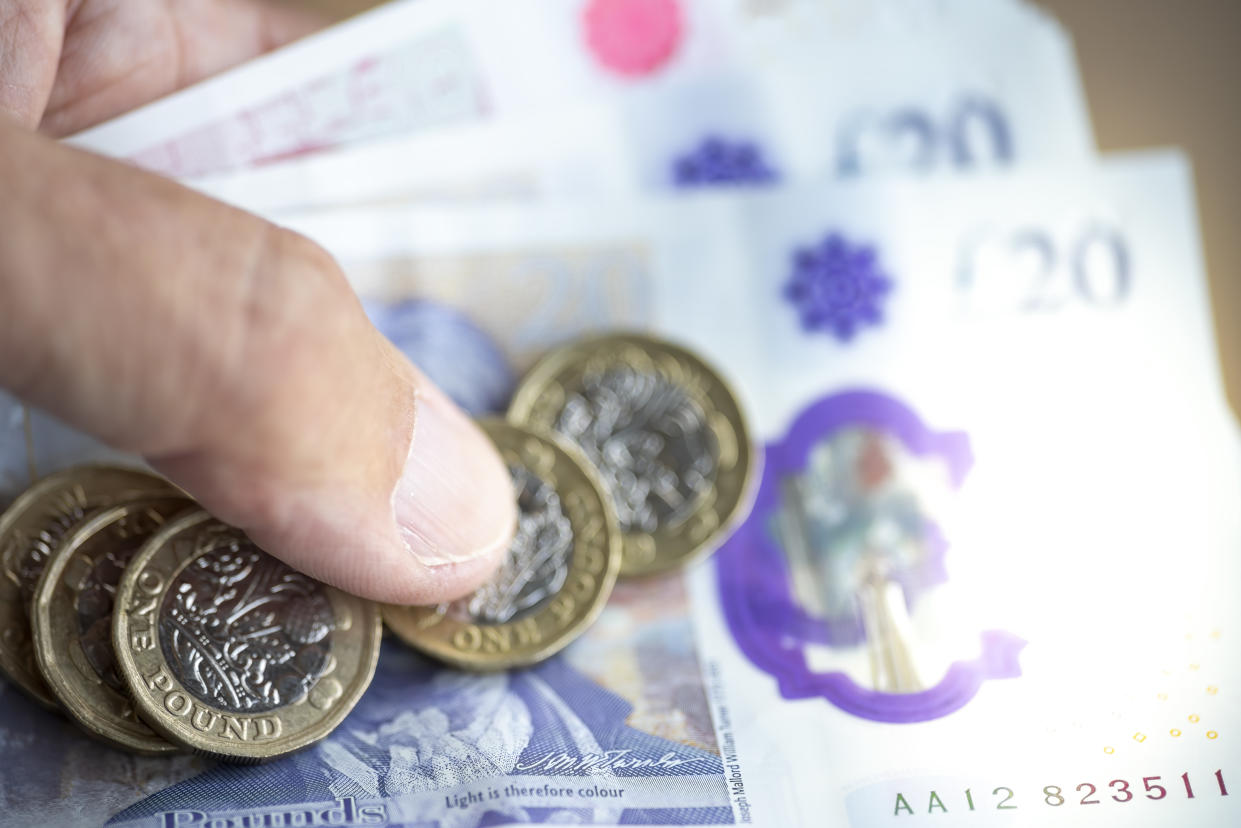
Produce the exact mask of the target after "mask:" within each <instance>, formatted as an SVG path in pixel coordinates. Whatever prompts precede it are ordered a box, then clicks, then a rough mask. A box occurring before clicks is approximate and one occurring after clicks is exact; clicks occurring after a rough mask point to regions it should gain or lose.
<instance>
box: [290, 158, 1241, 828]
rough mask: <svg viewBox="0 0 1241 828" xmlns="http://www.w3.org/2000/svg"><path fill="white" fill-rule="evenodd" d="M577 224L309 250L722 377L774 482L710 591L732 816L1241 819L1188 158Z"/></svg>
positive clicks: (391, 291) (382, 284) (650, 210)
mask: <svg viewBox="0 0 1241 828" xmlns="http://www.w3.org/2000/svg"><path fill="white" fill-rule="evenodd" d="M582 212H583V211H582V210H581V209H580V208H578V209H577V210H576V211H575V210H573V209H564V210H559V211H558V210H555V209H551V208H548V209H546V210H544V211H542V212H540V211H539V210H538V209H536V208H533V207H525V208H513V207H495V208H491V209H485V208H480V209H474V210H472V211H468V212H467V211H460V212H457V213H455V214H454V216H453V217H452V218H451V219H450V218H449V217H447V216H446V215H445V214H444V213H443V212H442V211H441V212H437V211H419V210H410V209H403V210H400V209H398V210H390V211H387V212H384V211H368V212H365V213H363V214H357V213H354V214H352V215H350V214H344V213H342V214H339V215H336V216H329V215H319V216H314V217H306V218H305V219H304V220H301V221H296V222H293V224H294V226H296V227H297V228H298V229H300V230H302V231H303V232H306V233H308V234H310V235H312V236H313V237H315V238H317V239H319V240H320V241H322V242H324V243H325V244H327V245H328V247H329V249H333V250H334V251H335V252H336V253H337V254H338V256H339V257H340V258H341V260H342V262H343V263H344V265H345V267H346V270H347V271H348V273H349V274H350V276H351V278H353V279H354V281H355V284H356V286H357V287H358V289H359V290H360V291H361V292H362V293H363V294H369V295H375V296H378V297H384V296H387V297H388V298H389V299H399V298H400V297H402V296H404V295H406V294H410V293H412V294H418V295H424V294H425V295H430V296H434V297H436V298H437V299H438V300H440V301H444V302H447V303H449V304H456V305H458V306H460V307H463V308H469V311H470V313H472V314H473V316H474V318H475V319H476V321H477V322H478V323H479V325H480V327H482V328H483V329H484V330H486V331H487V332H488V333H489V334H490V335H491V336H493V337H494V338H495V339H496V341H498V342H500V343H501V345H502V348H503V349H504V351H505V352H506V353H507V354H509V355H510V359H511V360H512V362H513V364H514V365H515V366H516V367H517V368H518V370H520V368H521V367H523V366H524V365H525V364H527V363H528V361H529V360H530V359H532V358H533V357H534V356H535V355H536V354H537V353H538V352H540V351H541V350H542V349H543V348H545V347H547V346H548V345H551V344H553V343H555V342H558V341H563V340H565V339H568V338H572V337H574V336H576V335H578V334H579V333H581V332H583V331H586V330H596V329H599V328H612V327H624V328H632V327H640V328H644V329H647V330H650V331H653V332H655V333H659V334H663V335H667V336H673V337H676V338H677V339H679V340H680V341H682V342H686V343H688V344H690V345H692V346H693V347H695V348H696V349H697V350H699V351H700V352H702V353H703V354H705V355H707V356H708V357H709V358H711V359H712V360H713V361H714V362H715V363H716V364H718V365H721V366H724V367H725V368H726V369H727V371H728V373H729V374H730V375H731V376H732V378H733V380H734V381H735V385H736V386H737V387H738V388H739V389H740V391H741V393H742V394H743V396H745V397H746V398H747V400H748V403H749V408H750V411H751V414H752V415H753V420H754V422H755V430H756V431H757V432H758V433H759V435H760V436H761V439H762V440H763V442H764V447H765V456H766V459H765V471H764V476H763V480H762V482H761V483H760V487H759V491H758V494H757V500H756V503H755V507H754V510H753V512H752V514H751V516H750V518H749V519H748V521H747V522H746V524H745V525H744V526H743V527H742V528H741V529H740V530H739V531H738V532H737V533H736V534H735V535H734V536H733V537H732V538H731V539H730V540H729V541H728V542H727V543H726V544H725V545H724V547H723V548H722V549H721V550H720V551H719V552H718V553H717V554H716V556H715V557H714V558H713V560H712V561H711V562H710V563H708V564H707V565H706V566H704V567H701V568H699V569H697V570H696V571H694V572H693V573H692V575H691V586H692V590H691V594H692V598H693V600H692V606H693V613H694V621H695V628H696V631H697V639H696V641H697V647H698V649H699V653H700V657H701V659H702V662H703V665H704V670H705V677H706V678H705V680H706V683H707V689H708V693H709V695H710V698H711V699H712V712H713V715H714V724H715V726H716V729H717V740H718V743H719V745H720V746H721V751H722V756H723V760H724V768H725V772H726V778H727V782H728V787H729V796H730V802H731V804H732V807H733V815H734V817H735V818H736V819H737V820H738V821H741V822H751V821H753V822H754V823H756V824H764V825H813V824H824V820H826V821H827V822H828V823H829V824H855V825H887V824H901V823H902V820H905V821H911V822H913V821H918V822H921V821H929V820H930V819H933V818H936V817H940V815H941V814H952V815H954V816H953V817H942V819H944V821H945V824H949V823H950V822H951V820H953V819H958V820H965V819H968V820H970V823H968V824H972V823H973V822H978V823H979V824H1008V822H1012V821H1015V822H1017V823H1019V824H1052V821H1053V820H1054V821H1055V822H1057V823H1060V822H1063V823H1064V824H1087V825H1089V824H1114V823H1116V822H1117V821H1123V822H1124V824H1135V825H1143V824H1148V825H1162V824H1167V822H1168V821H1169V820H1175V821H1178V822H1184V823H1186V824H1227V823H1228V822H1229V821H1231V820H1235V819H1236V817H1237V814H1238V811H1237V807H1236V806H1235V805H1234V804H1233V803H1234V802H1235V801H1236V800H1235V799H1234V798H1233V797H1232V795H1231V794H1230V788H1229V786H1230V785H1232V786H1234V787H1235V784H1236V782H1235V778H1236V775H1237V774H1238V773H1241V768H1239V767H1238V765H1241V761H1238V760H1241V751H1238V749H1237V748H1236V746H1235V744H1234V741H1233V740H1234V739H1235V731H1236V730H1237V727H1238V724H1241V723H1239V722H1238V721H1237V714H1236V711H1235V706H1233V705H1230V704H1229V703H1228V702H1227V701H1226V699H1227V697H1228V694H1229V693H1230V692H1232V690H1231V688H1233V687H1234V686H1235V685H1236V682H1237V679H1238V678H1239V677H1241V663H1239V662H1238V660H1237V659H1236V658H1235V656H1233V655H1232V648H1231V647H1230V645H1229V643H1228V642H1229V641H1231V638H1232V637H1234V636H1236V635H1238V634H1239V633H1238V630H1241V618H1239V617H1238V616H1239V615H1241V613H1239V612H1238V610H1237V607H1236V603H1235V600H1233V596H1232V592H1233V589H1234V587H1235V584H1236V583H1238V575H1241V572H1239V571H1238V570H1239V566H1238V557H1237V554H1236V553H1237V550H1238V548H1239V547H1241V520H1239V518H1238V513H1237V510H1236V508H1235V504H1236V503H1237V502H1238V501H1239V500H1241V447H1239V446H1241V443H1239V442H1238V431H1237V427H1236V423H1235V420H1234V418H1233V417H1232V415H1231V413H1230V412H1229V411H1228V410H1227V408H1226V406H1225V403H1224V400H1223V396H1222V393H1221V390H1220V382H1219V376H1218V366H1217V363H1216V356H1215V346H1214V342H1213V336H1212V333H1211V322H1210V315H1209V305H1208V301H1207V295H1206V291H1205V287H1204V284H1205V283H1204V278H1203V273H1202V264H1201V257H1200V252H1199V249H1198V242H1197V231H1196V221H1195V214H1194V202H1193V192H1192V185H1191V176H1190V172H1189V169H1188V166H1187V165H1186V164H1185V163H1184V161H1183V159H1181V158H1179V157H1178V156H1176V155H1175V154H1167V153H1156V154H1150V155H1143V156H1133V157H1128V158H1118V159H1113V160H1109V161H1106V162H1104V163H1103V165H1102V168H1101V169H1100V170H1098V171H1095V172H1082V171H1078V172H1075V173H1069V172H1064V171H1062V172H1060V173H1056V172H1054V171H1050V170H1044V171H1039V170H1035V171H1031V172H1030V173H1028V174H1017V175H1006V176H1001V177H998V178H994V179H991V180H988V181H977V180H976V181H972V182H952V181H934V182H922V183H920V184H911V183H909V182H892V181H888V182H878V181H871V182H869V183H867V184H865V185H859V186H839V187H835V188H820V189H819V190H818V191H817V192H816V191H813V190H811V191H801V192H797V191H787V190H786V191H780V192H774V193H770V194H766V195H752V196H747V197H737V196H719V195H713V196H703V197H701V198H698V199H693V200H679V201H676V202H671V203H668V202H659V201H650V200H647V201H643V202H641V203H640V204H638V205H628V206H626V205H618V206H614V207H613V208H612V209H611V210H610V211H609V210H605V209H604V208H603V207H602V206H599V205H596V206H595V208H594V210H593V211H591V213H590V215H589V216H588V217H586V216H583V215H582ZM506 285H507V286H508V288H507V292H505V290H506V288H505V286H506ZM484 296H485V297H488V300H487V301H485V302H480V301H478V297H484ZM544 297H557V298H558V301H552V303H551V305H550V306H548V307H546V308H545V307H544V304H543V303H542V301H541V300H542V299H543V298H544ZM540 310H545V311H546V312H545V313H544V314H543V315H536V314H538V312H539V311H540ZM824 780H828V781H826V782H825V781H824ZM1095 806H1098V807H1095ZM1012 810H1017V811H1018V812H1019V813H1017V814H1010V813H1008V812H1009V811H1012ZM966 815H968V816H966ZM952 824H955V823H952Z"/></svg>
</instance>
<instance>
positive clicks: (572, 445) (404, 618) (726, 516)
mask: <svg viewBox="0 0 1241 828" xmlns="http://www.w3.org/2000/svg"><path fill="white" fill-rule="evenodd" d="M481 426H482V428H483V430H484V432H486V434H487V435H488V436H489V437H490V438H491V439H492V440H493V441H494V442H495V444H496V446H497V447H498V449H499V450H500V453H501V455H502V456H503V458H504V460H505V462H506V463H507V464H508V468H509V471H510V473H511V475H512V478H513V487H514V496H515V497H516V500H517V506H518V513H519V518H518V525H517V528H516V533H515V535H514V539H513V541H512V543H511V544H510V546H509V550H508V554H507V556H506V558H505V559H504V562H503V563H502V565H501V567H500V569H499V571H498V572H497V573H496V574H495V575H494V576H493V577H492V578H491V580H490V581H488V583H486V584H484V585H483V586H482V587H480V588H479V589H477V590H476V591H475V592H473V593H472V594H471V595H469V596H466V597H465V598H462V599H460V600H457V601H454V602H451V603H447V604H442V605H440V606H435V607H397V606H387V607H384V608H383V609H382V617H383V619H384V620H386V621H387V624H388V626H389V627H390V628H391V629H392V630H393V632H395V633H396V635H397V636H398V637H400V638H401V639H402V640H404V641H406V642H407V643H409V644H411V645H412V646H414V647H416V648H417V649H419V650H421V651H423V652H425V653H426V654H428V655H430V656H432V657H434V658H437V659H440V660H442V661H445V662H448V663H450V664H455V665H458V666H461V667H465V668H470V669H504V668H509V667H518V666H524V665H530V664H534V663H536V662H538V661H541V660H543V659H545V658H547V657H549V656H551V655H552V654H554V653H556V652H557V651H559V650H560V649H562V648H563V647H565V646H566V645H567V644H568V643H569V642H570V641H571V640H573V639H574V638H575V637H577V636H578V635H580V634H581V633H582V631H583V630H585V629H586V627H587V626H589V625H590V623H591V622H592V621H593V620H594V619H595V617H596V616H597V615H598V614H599V612H600V611H601V610H602V608H603V606H604V605H605V604H606V603H607V600H608V596H609V595H610V594H611V591H612V587H613V585H614V583H615V582H616V579H617V577H618V576H619V577H626V576H647V575H652V574H655V573H660V572H667V571H670V570H673V569H677V568H680V567H683V566H685V565H686V564H687V563H689V562H690V561H693V560H695V559H697V558H700V557H701V556H703V555H704V554H706V553H707V552H708V551H710V550H711V549H713V548H714V546H715V545H716V544H717V543H718V542H719V540H720V539H721V538H722V537H723V534H724V533H725V532H726V531H727V530H728V529H729V528H730V527H731V526H732V525H733V524H734V523H735V522H736V521H737V520H738V518H739V517H740V514H741V512H742V511H743V509H744V508H745V506H746V504H747V501H748V497H749V494H750V490H751V488H752V487H751V482H752V480H753V479H754V477H755V468H754V467H755V458H754V455H753V453H752V449H751V443H750V438H749V433H748V431H747V429H746V425H745V420H744V418H743V417H742V414H741V410H740V407H739V405H738V402H737V398H736V397H735V396H734V395H733V394H732V393H731V392H730V390H729V389H728V387H727V386H726V385H725V384H724V382H723V381H722V380H721V379H720V377H719V376H718V375H717V374H716V372H714V371H713V370H711V368H710V367H708V366H707V365H706V364H705V363H704V362H703V361H702V360H701V359H699V358H698V357H696V356H694V355H693V354H691V353H690V352H689V351H686V350H685V349H683V348H680V347H678V346H675V345H672V344H670V343H666V342H661V341H659V340H655V339H652V338H650V337H645V336H638V335H615V336H608V337H601V338H597V339H590V340H585V341H580V342H577V343H574V344H571V345H569V346H566V347H564V348H561V349H558V350H556V351H554V352H552V353H550V354H548V355H547V356H546V357H545V358H544V359H542V360H541V361H540V362H538V363H537V364H536V365H535V366H534V368H533V369H532V370H531V371H530V372H529V374H528V375H527V376H526V378H525V379H524V380H523V381H522V383H521V385H520V387H519V388H518V390H517V392H516V394H515V395H514V398H513V401H512V405H511V407H510V408H509V411H508V415H507V418H506V419H503V420H500V419H490V420H483V421H482V422H481ZM0 556H2V563H3V567H4V575H5V577H4V578H3V579H0V614H2V617H0V625H2V626H0V632H2V634H0V667H3V669H4V671H5V672H6V673H7V674H8V675H9V676H10V677H11V678H12V679H13V680H14V682H16V683H17V684H18V685H19V686H21V687H22V688H23V689H24V690H26V692H27V693H29V694H30V695H31V696H32V697H33V698H35V699H36V700H38V701H39V702H41V703H42V704H44V705H46V706H48V707H51V708H54V709H62V710H64V711H65V712H66V713H68V714H69V715H70V716H72V717H73V718H74V719H75V720H76V721H77V722H78V723H79V724H81V725H82V727H83V728H85V729H86V730H87V731H88V732H89V733H91V734H92V735H94V736H96V737H98V738H101V739H103V740H106V741H107V742H109V743H111V744H113V745H116V746H118V747H123V748H126V749H128V750H132V751H135V752H139V753H145V754H152V755H157V754H164V753H172V752H176V751H181V750H187V749H188V750H193V751H197V752H199V753H203V754H207V755H210V756H215V757H219V758H222V759H227V760H231V761H242V762H245V761H250V762H256V761H262V760H264V759H269V758H273V757H276V756H282V755H284V754H287V753H289V752H291V751H294V750H297V749H299V748H302V747H305V746H306V745H309V744H311V743H313V742H315V741H317V740H319V739H321V738H323V737H324V736H326V735H327V734H328V733H330V732H331V731H332V729H333V728H335V727H336V726H337V725H338V724H340V722H341V721H342V720H343V719H344V717H345V716H346V715H347V714H348V713H349V711H350V710H351V709H352V708H353V706H354V705H355V704H356V703H357V701H358V699H359V698H360V697H361V696H362V694H363V692H364V691H365V689H366V687H367V686H368V685H369V684H370V681H371V678H372V676H373V675H374V671H375V665H376V661H377V659H378V657H379V642H380V637H381V633H382V625H381V621H380V617H381V616H380V608H379V607H378V606H377V605H375V604H372V603H371V602H369V601H364V600H362V599H360V598H356V597H354V596H351V595H347V594H345V593H343V592H340V591H339V590H336V589H333V588H331V587H328V586H326V585H324V584H321V583H319V582H317V581H315V580H313V579H311V578H309V577H307V576H306V575H303V574H302V573H300V572H296V571H294V570H293V569H291V568H289V567H288V566H286V565H284V564H283V563H281V562H280V561H278V560H276V559H275V558H273V557H271V556H269V555H268V554H267V553H265V552H263V551H262V550H261V549H259V548H258V547H257V546H255V544H254V543H253V542H252V541H251V540H250V539H249V538H248V537H247V536H246V535H245V533H244V532H242V531H241V530H239V529H236V528H234V527H231V526H228V525H227V524H224V523H221V522H220V521H218V520H216V519H214V518H212V517H211V516H210V515H208V514H207V513H206V512H205V511H203V510H202V509H201V508H199V507H198V506H197V505H196V504H195V503H194V502H193V501H192V500H191V499H189V498H188V497H187V496H186V495H185V494H184V493H183V492H181V491H180V490H178V489H176V488H175V487H173V486H172V485H171V484H169V483H168V482H166V481H164V480H162V479H160V478H158V477H156V476H154V475H151V474H148V473H146V472H143V471H138V470H133V469H123V468H116V467H107V466H82V467H78V468H74V469H68V470H66V471H62V472H57V473H55V474H51V475H49V476H47V477H44V478H43V479H41V480H40V481H38V482H37V483H36V484H35V485H33V486H32V487H31V488H30V489H29V490H28V491H26V492H25V493H23V494H22V495H21V496H19V497H18V498H17V500H16V501H14V503H13V504H12V506H10V507H9V509H8V510H7V511H6V512H5V513H4V514H3V515H2V516H0Z"/></svg>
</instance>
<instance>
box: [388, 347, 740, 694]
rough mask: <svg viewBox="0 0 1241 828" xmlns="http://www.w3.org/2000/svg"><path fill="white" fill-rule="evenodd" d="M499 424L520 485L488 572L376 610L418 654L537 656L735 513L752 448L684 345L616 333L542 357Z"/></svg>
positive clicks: (691, 552) (498, 436)
mask: <svg viewBox="0 0 1241 828" xmlns="http://www.w3.org/2000/svg"><path fill="white" fill-rule="evenodd" d="M506 420H507V421H484V423H483V428H484V430H485V431H486V432H487V434H488V435H489V436H490V437H491V439H492V440H493V441H494V442H495V443H496V445H497V446H498V447H499V448H500V451H501V454H502V455H503V456H504V459H505V461H506V462H507V463H508V466H509V470H510V472H511V473H512V475H513V482H514V486H515V487H516V490H517V503H518V510H519V519H518V527H517V534H516V536H515V539H514V541H513V543H512V545H511V547H510V549H509V554H508V557H507V559H506V560H505V563H504V565H503V566H502V567H501V569H500V571H499V572H498V573H497V574H496V576H494V577H493V579H492V580H491V581H490V582H489V583H487V584H485V585H484V586H483V587H482V588H480V589H479V590H477V591H476V592H474V593H473V594H472V595H470V596H468V597H466V598H463V599H461V600H459V601H456V602H453V603H451V604H443V605H440V606H438V607H391V606H389V607H385V608H384V620H385V621H386V622H387V624H388V627H389V628H390V629H391V630H392V631H393V632H395V633H396V634H397V635H398V636H399V637H400V638H401V639H403V640H404V641H406V642H407V643H409V644H410V645H412V646H413V647H416V648H418V649H419V650H422V651H423V652H425V653H427V654H429V655H431V656H433V657H435V658H438V659H441V660H443V661H446V662H449V663H451V664H455V665H458V666H460V667H466V668H471V669H483V670H487V669H503V668H507V667H513V666H518V665H528V664H533V663H535V662H537V661H540V660H542V659H544V658H547V657H548V656H549V655H551V654H553V653H555V652H556V651H558V650H560V649H561V648H563V647H564V646H565V645H567V644H568V643H569V642H570V641H571V640H572V639H573V638H575V637H576V636H578V635H579V634H581V632H582V631H583V630H584V629H585V628H586V627H587V626H588V625H589V624H590V622H591V621H593V620H594V618H595V617H596V616H597V615H598V613H599V612H600V611H601V610H602V608H603V606H604V604H605V603H606V602H607V600H608V596H609V594H610V593H611V590H612V585H613V583H614V582H615V580H616V577H617V576H618V575H619V576H620V577H637V576H647V575H654V574H657V573H662V572H668V571H671V570H675V569H679V568H681V567H684V566H686V565H687V564H689V563H690V562H692V561H694V560H697V559H699V558H701V557H702V556H704V555H705V554H707V553H708V552H710V551H711V550H712V549H714V548H715V546H716V545H717V544H718V543H719V541H720V540H721V539H722V538H723V537H724V535H725V534H726V533H727V532H728V531H729V529H730V528H731V527H732V526H733V525H734V524H735V523H736V522H737V520H738V519H739V518H740V517H741V515H742V513H743V512H744V510H745V508H746V506H747V504H748V502H749V498H750V495H751V492H752V488H753V486H752V484H753V481H754V479H755V477H756V475H755V465H756V461H755V455H754V453H753V449H752V447H751V442H750V435H749V431H748V429H747V427H746V423H745V418H744V417H743V416H742V412H741V407H740V404H739V403H738V400H737V397H736V396H735V395H734V394H733V393H732V392H731V390H730V389H729V388H728V386H727V385H726V384H725V383H724V381H723V380H722V379H721V378H720V376H719V374H717V373H716V372H715V371H714V370H712V369H711V368H710V367H709V366H708V365H707V364H706V363H705V362H703V360H702V359H700V358H699V357H697V356H696V355H694V354H692V353H690V352H689V351H687V350H686V349H684V348H681V347H679V346H676V345H673V344H671V343H668V342H663V341H660V340H657V339H654V338H651V337H649V336H642V335H636V334H618V335H611V336H604V337H598V338H593V339H587V340H583V341H579V342H575V343H572V344H570V345H567V346H565V347H562V348H559V349H557V350H555V351H553V352H551V353H549V354H547V355H546V356H544V357H543V359H541V360H540V361H539V362H538V363H536V364H535V366H534V367H533V368H532V369H531V370H530V372H529V373H528V374H527V375H526V376H525V378H524V379H523V380H522V381H521V383H520V385H519V386H518V388H517V391H516V393H515V394H514V396H513V400H512V403H511V405H510V406H509V410H508V414H507V418H506Z"/></svg>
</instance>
